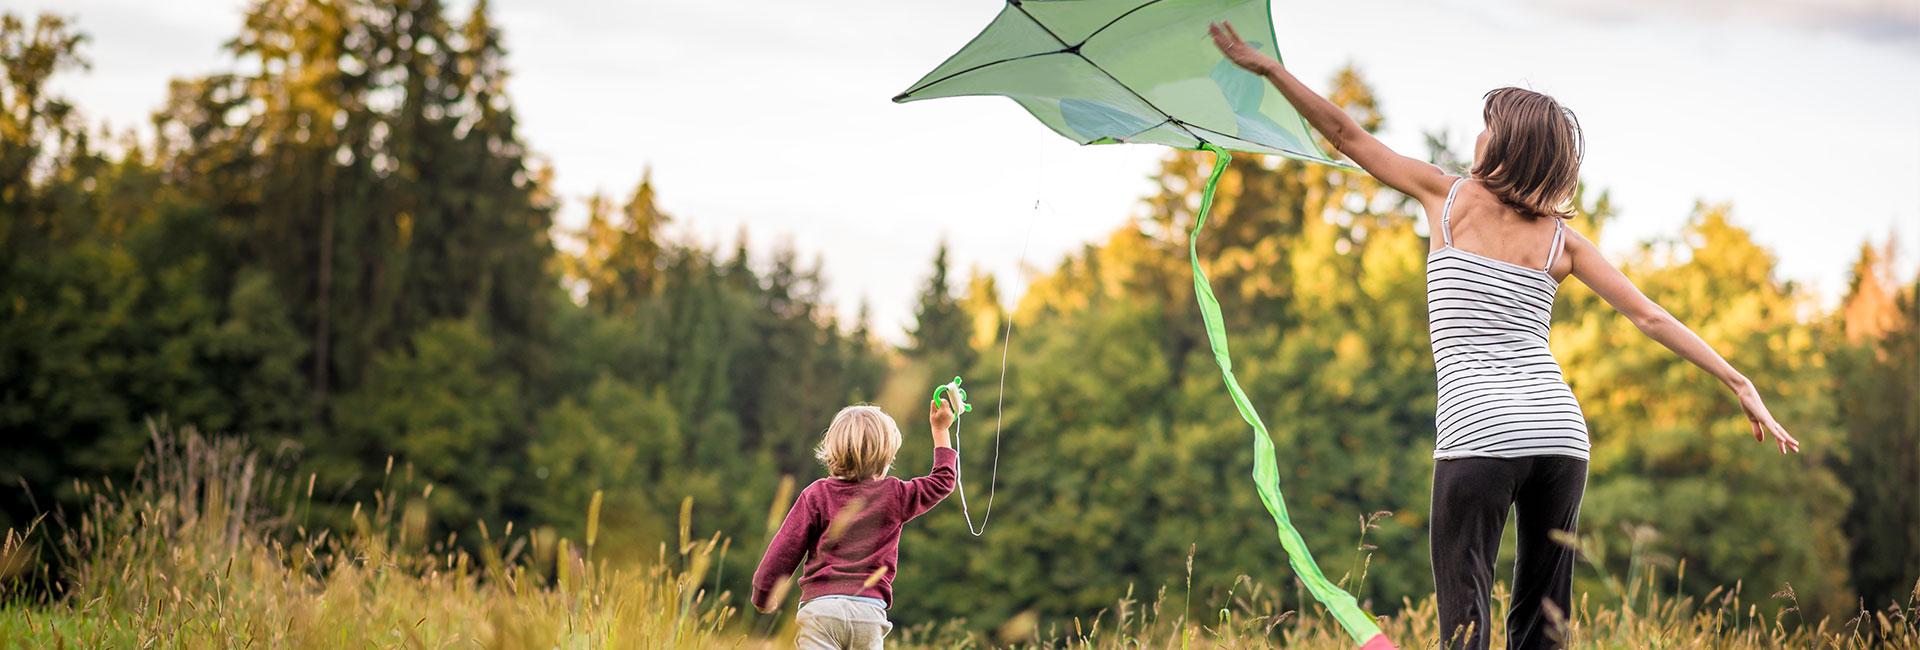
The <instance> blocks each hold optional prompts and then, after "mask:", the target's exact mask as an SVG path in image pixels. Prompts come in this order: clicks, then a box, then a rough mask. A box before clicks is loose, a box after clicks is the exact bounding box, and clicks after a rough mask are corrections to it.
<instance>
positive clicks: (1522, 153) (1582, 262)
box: [1209, 23, 1800, 648]
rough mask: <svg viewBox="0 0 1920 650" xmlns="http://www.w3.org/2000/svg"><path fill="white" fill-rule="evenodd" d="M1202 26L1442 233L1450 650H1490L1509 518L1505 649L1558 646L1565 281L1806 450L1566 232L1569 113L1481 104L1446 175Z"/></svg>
mask: <svg viewBox="0 0 1920 650" xmlns="http://www.w3.org/2000/svg"><path fill="white" fill-rule="evenodd" d="M1209 31H1210V32H1211V33H1212V36H1213V41H1214V44H1215V45H1217V46H1218V47H1219V48H1220V51H1221V52H1222V53H1224V54H1225V55H1226V56H1227V58H1228V59H1229V60H1231V61H1233V62H1234V63H1235V64H1236V65H1239V66H1240V67H1242V68H1245V69H1247V70H1250V71H1252V72H1254V73H1256V74H1259V75H1262V76H1265V77H1266V78H1267V80H1268V81H1270V82H1272V83H1273V85H1274V87H1276V88H1278V89H1279V90H1280V93H1281V94H1282V95H1284V96H1286V98H1287V101H1289V102H1291V103H1292V104H1293V106H1294V108H1296V109H1298V110H1299V111H1300V113H1301V114H1303V115H1305V116H1306V118H1307V121H1308V122H1309V123H1312V124H1313V127H1314V128H1315V129H1318V130H1319V131H1320V133H1322V134H1324V135H1325V136H1326V137H1327V138H1328V139H1329V140H1331V141H1332V143H1333V146H1334V148H1336V149H1339V150H1340V152H1341V153H1343V154H1346V156H1347V157H1348V158H1351V159H1352V160H1353V161H1354V162H1355V163H1358V164H1359V165H1360V167H1361V168H1363V169H1365V170H1366V171H1367V173H1369V174H1372V175H1373V177H1374V178H1377V179H1379V180H1380V182H1382V183H1385V184H1387V185H1388V186H1389V187H1392V188H1393V189H1395V190H1399V191H1400V192H1401V193H1402V194H1406V195H1407V196H1410V197H1413V198H1415V199H1418V200H1419V201H1420V204H1421V205H1422V206H1424V207H1425V208H1426V213H1427V221H1428V226H1429V227H1430V229H1431V232H1433V233H1434V235H1435V236H1434V237H1433V246H1432V250H1431V252H1430V253H1429V254H1428V256H1427V314H1428V322H1429V325H1428V327H1429V329H1430V332H1431V336H1432V339H1433V355H1434V366H1435V370H1436V372H1437V373H1438V375H1439V401H1438V409H1437V412H1436V413H1435V424H1436V426H1437V428H1438V432H1437V438H1436V440H1435V448H1434V453H1433V458H1434V467H1433V517H1432V521H1433V523H1432V527H1431V529H1430V531H1429V535H1430V537H1429V546H1430V547H1431V549H1432V554H1433V579H1434V591H1435V595H1436V598H1438V600H1439V605H1440V626H1441V631H1442V634H1443V637H1444V639H1445V641H1446V643H1445V644H1444V645H1445V647H1468V648H1485V647H1486V646H1487V636H1488V635H1487V628H1488V624H1489V622H1490V621H1489V615H1488V600H1489V597H1490V596H1491V594H1492V591H1493V564H1494V560H1495V556H1496V555H1497V554H1498V552H1499V550H1500V534H1501V531H1502V530H1503V529H1504V528H1505V527H1506V519H1507V512H1508V509H1509V508H1513V509H1514V511H1515V513H1516V518H1517V520H1518V521H1517V524H1516V525H1517V526H1518V527H1519V540H1520V544H1519V557H1518V558H1517V559H1516V561H1515V566H1514V579H1513V590H1512V593H1513V599H1512V605H1511V611H1510V612H1509V613H1508V615H1507V644H1508V647H1511V648H1536V647H1551V646H1555V645H1558V641H1559V639H1558V638H1557V637H1559V636H1560V634H1559V632H1558V631H1557V630H1555V629H1553V625H1552V623H1551V621H1550V618H1549V617H1550V616H1555V615H1557V614H1559V613H1565V612H1567V611H1569V606H1570V604H1571V598H1570V596H1571V594H1570V592H1571V591H1572V576H1573V560H1574V552H1573V550H1572V549H1571V548H1568V547H1566V546H1565V545H1562V544H1560V543H1558V542H1556V541H1555V540H1554V539H1553V537H1554V534H1555V532H1556V531H1564V532H1565V533H1566V534H1571V533H1573V531H1574V524H1575V522H1576V521H1577V520H1578V518H1579V515H1580V497H1581V494H1582V493H1583V492H1584V491H1585V489H1586V480H1587V449H1588V440H1587V429H1586V417H1585V416H1584V415H1583V414H1582V413H1581V411H1580V404H1579V402H1578V401H1576V400H1575V399H1574V396H1573V392H1572V391H1571V390H1569V389H1568V388H1567V383H1566V380H1565V379H1563V378H1562V377H1561V375H1560V366H1559V364H1558V363H1557V362H1556V361H1555V360H1554V358H1553V356H1552V354H1550V353H1549V352H1548V350H1547V333H1548V321H1549V319H1550V316H1551V314H1552V310H1553V298H1554V294H1555V291H1556V289H1558V287H1559V285H1560V282H1561V281H1562V280H1564V279H1566V277H1567V276H1569V275H1571V276H1573V277H1576V278H1579V279H1580V281H1581V282H1582V283H1585V284H1586V285H1587V286H1588V287H1589V288H1591V289H1593V291H1594V293H1597V294H1599V295H1600V297H1601V298H1604V299H1606V301H1607V304H1610V305H1612V306H1613V308H1614V309H1616V310H1619V311H1620V313H1622V314H1626V316H1627V317H1628V318H1630V319H1632V320H1633V324H1634V325H1635V326H1636V327H1639V328H1640V331H1641V332H1642V333H1644V334H1646V335H1647V336H1648V337H1649V338H1652V339H1653V340H1655V341H1658V342H1660V344H1661V345H1664V346H1666V347H1667V348H1668V349H1670V350H1673V351H1674V353H1676V354H1678V355H1680V357H1681V358H1684V359H1686V360H1687V361H1690V362H1692V363H1693V364H1694V365H1697V366H1699V367H1701V368H1702V369H1705V370H1706V371H1707V372H1708V373H1711V374H1712V375H1713V376H1714V377H1716V378H1718V379H1720V381H1721V382H1722V383H1724V384H1726V386H1727V388H1728V389H1730V390H1732V391H1733V394H1734V396H1735V397H1736V398H1738V399H1739V401H1740V408H1742V409H1743V410H1745V411H1746V415H1747V420H1748V421H1749V423H1750V424H1751V425H1752V428H1753V437H1754V440H1765V439H1766V437H1767V436H1772V438H1773V442H1774V443H1775V444H1776V445H1777V446H1778V447H1779V449H1780V453H1782V454H1785V453H1787V452H1788V451H1794V452H1798V451H1799V450H1800V443H1799V442H1798V441H1796V440H1794V439H1793V436H1791V435H1788V434H1787V431H1786V429H1784V428H1782V427H1781V426H1780V423H1779V422H1776V421H1774V419H1773V416H1772V415H1771V414H1769V413H1768V412H1767V407H1766V404H1765V403H1763V402H1762V401H1761V399H1760V393H1759V392H1758V391H1756V390H1754V387H1753V382H1751V381H1748V380H1747V378H1746V377H1745V376H1742V375H1741V374H1740V372H1739V371H1736V370H1734V369H1733V366H1730V365H1728V364H1727V362H1726V360H1725V359H1722V358H1720V355H1719V354H1716V353H1715V352H1714V351H1713V349H1712V348H1710V347H1708V346H1707V344H1706V342H1704V341H1701V340H1700V337H1699V336H1697V335H1695V334H1694V333H1693V331H1692V330H1689V329H1687V327H1686V326H1685V325H1683V324H1681V323H1680V322H1679V321H1676V320H1674V318H1673V316H1672V315H1670V314H1668V313H1667V312H1666V310H1664V309H1661V308H1660V306H1659V305H1656V304H1654V303H1653V301H1651V300H1648V299H1647V297H1646V295H1644V294H1642V293H1640V290H1639V289H1638V288H1636V287H1634V286H1633V283H1632V282H1631V281H1629V280H1627V277H1626V276H1625V275H1622V274H1621V273H1620V271H1619V269H1616V268H1614V266H1613V265H1612V264H1610V263H1608V262H1607V260H1606V259H1605V258H1603V257H1601V255H1600V251H1599V249H1597V248H1595V247H1594V245H1593V243H1592V242H1590V241H1587V238H1586V237H1583V236H1581V235H1580V233H1578V232H1575V231H1573V230H1572V229H1570V228H1567V227H1566V219H1567V217H1569V216H1570V212H1569V208H1568V206H1567V203H1568V201H1569V200H1570V199H1571V197H1572V195H1573V190H1574V184H1575V183H1576V182H1577V181H1578V180H1579V173H1580V157H1581V153H1582V152H1581V149H1582V141H1581V135H1580V125H1579V123H1578V122H1576V121H1575V119H1574V117H1573V113H1572V112H1571V111H1568V110H1566V109H1564V108H1561V107H1560V105H1559V104H1558V103H1557V102H1555V101H1554V100H1553V98H1551V97H1548V96H1546V95H1542V94H1540V93H1536V92H1532V91H1528V90H1522V89H1519V88H1501V89H1498V90H1494V91H1493V92H1490V93H1487V95H1486V107H1485V109H1484V111H1483V113H1484V119H1485V121H1486V128H1485V130H1483V131H1481V132H1480V136H1479V138H1478V139H1477V140H1476V141H1475V142H1474V151H1473V153H1474V161H1475V162H1474V166H1473V169H1472V170H1471V172H1470V173H1469V175H1467V176H1466V177H1459V178H1456V177H1453V176H1449V175H1448V174H1447V173H1446V172H1444V171H1441V170H1440V169H1439V168H1438V167H1435V166H1433V165H1431V164H1428V163H1425V162H1422V161H1419V160H1414V159H1412V158H1408V157H1405V156H1402V155H1399V154H1397V153H1394V152H1393V150H1391V149H1388V148H1387V146H1386V145H1384V144H1382V143H1381V142H1380V141H1379V140H1376V139H1374V137H1373V135H1372V134H1369V133H1367V132H1366V131H1365V130H1364V129H1361V128H1360V125H1359V124H1358V123H1356V122H1354V120H1353V118H1352V117H1350V116H1348V115H1347V113H1346V112H1345V111H1343V110H1341V109H1340V108H1339V107H1337V106H1335V105H1334V104H1333V102H1330V101H1327V100H1326V99H1325V98H1323V97H1321V96H1319V95H1317V94H1315V93H1314V92H1313V91H1312V90H1310V89H1308V88H1307V87H1306V86H1305V85H1304V84H1301V83H1300V80H1298V79H1295V78H1294V77H1293V75H1292V74H1289V73H1288V72H1287V69H1286V68H1285V67H1282V66H1281V64H1280V62H1279V61H1275V60H1274V59H1272V58H1271V57H1268V56H1266V55H1263V54H1261V53H1259V52H1258V51H1256V50H1255V49H1254V48H1252V47H1250V46H1248V45H1247V44H1246V42H1244V41H1242V40H1241V39H1240V36H1239V34H1237V33H1235V32H1234V31H1233V26H1232V25H1228V24H1226V23H1220V24H1216V25H1213V26H1212V27H1211V28H1210V30H1209ZM1549 612H1554V613H1553V614H1550V613H1549Z"/></svg>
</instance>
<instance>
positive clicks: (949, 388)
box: [933, 375, 973, 415]
mask: <svg viewBox="0 0 1920 650" xmlns="http://www.w3.org/2000/svg"><path fill="white" fill-rule="evenodd" d="M941 393H946V394H947V395H948V396H951V397H952V398H953V401H954V403H955V404H957V405H958V410H957V411H955V413H954V414H955V415H959V414H961V413H972V412H973V404H972V403H969V402H968V401H967V389H965V388H961V387H960V376H959V375H954V376H953V381H950V382H947V383H944V384H941V385H939V386H935V387H934V388H933V403H934V404H935V405H938V406H940V407H942V408H945V407H946V405H947V400H946V398H943V397H941V396H940V394H941Z"/></svg>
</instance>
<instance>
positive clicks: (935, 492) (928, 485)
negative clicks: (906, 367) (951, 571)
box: [901, 401, 960, 519]
mask: <svg viewBox="0 0 1920 650" xmlns="http://www.w3.org/2000/svg"><path fill="white" fill-rule="evenodd" d="M953 419H954V416H953V411H951V410H948V409H947V407H945V406H941V405H940V403H939V402H937V401H936V402H928V403H927V424H930V425H932V426H933V470H932V471H929V472H927V475H926V476H922V477H919V478H916V479H913V480H911V481H907V482H906V489H905V490H903V491H902V492H901V495H902V501H903V503H902V507H904V508H905V509H906V511H907V518H908V519H912V518H914V517H918V516H920V515H922V514H926V512H927V511H928V510H932V509H933V507H934V506H936V505H939V504H940V501H941V500H942V499H945V498H947V495H949V494H952V493H953V486H954V485H955V484H956V483H958V482H959V476H960V475H959V469H958V466H959V464H960V455H959V454H958V453H955V452H954V450H953V443H952V442H951V438H950V435H949V433H948V429H950V428H952V427H953Z"/></svg>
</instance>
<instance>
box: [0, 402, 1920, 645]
mask: <svg viewBox="0 0 1920 650" xmlns="http://www.w3.org/2000/svg"><path fill="white" fill-rule="evenodd" d="M137 476H138V477H137V478H136V479H135V481H134V482H133V483H132V484H131V485H127V486H115V485H113V484H112V483H105V482H103V483H101V484H99V485H94V486H80V487H79V488H78V489H79V490H81V493H82V494H83V495H85V498H86V503H87V506H86V507H85V508H84V510H83V511H82V512H80V513H78V515H77V518H76V519H75V520H74V521H68V520H66V519H65V518H64V517H52V518H47V519H43V520H41V521H38V522H36V523H35V524H33V525H32V526H30V527H29V528H28V529H27V530H20V531H13V530H10V531H7V533H6V536H5V537H4V538H3V539H0V584H4V585H5V586H6V589H7V591H6V597H7V600H6V602H5V605H4V607H0V647H22V648H25V647H33V648H41V647H129V648H131V647H167V648H200V647H223V648H225V647H247V648H325V649H328V650H333V649H336V648H364V647H382V648H401V647H403V648H449V647H461V648H466V647H486V648H603V647H605V648H707V647H748V648H757V647H791V644H792V636H793V627H792V622H791V621H792V619H791V614H790V610H791V605H790V604H789V607H788V610H789V612H788V613H787V614H784V615H781V616H777V617H773V616H770V617H761V618H759V619H756V620H748V619H747V618H745V617H742V616H741V615H740V613H739V612H738V611H737V610H735V609H734V608H733V607H732V605H731V603H732V602H733V601H734V600H735V598H734V597H733V596H732V595H731V594H729V593H726V592H725V591H719V587H718V585H719V584H720V578H721V576H720V575H718V572H719V571H720V563H719V562H718V559H720V558H722V557H724V556H725V554H726V553H727V551H728V543H727V542H726V541H725V540H723V539H721V538H720V537H719V536H717V535H715V536H710V537H704V538H702V537H696V536H695V535H694V534H693V531H692V530H691V529H690V527H689V523H688V522H689V521H690V520H691V508H692V504H691V503H688V502H683V503H682V508H681V524H680V529H679V535H678V539H677V540H670V541H669V542H668V543H665V544H661V545H660V547H659V551H658V553H657V554H655V556H654V557H653V558H652V559H651V560H649V561H647V562H644V563H641V564H640V565H639V566H626V567H616V566H609V564H608V563H607V562H606V561H605V560H601V559H596V557H595V549H596V547H599V546H601V545H603V544H606V543H609V542H613V543H618V542H619V541H620V540H602V539H600V535H599V533H600V526H599V517H598V514H599V505H600V502H601V499H600V498H599V495H597V494H596V495H595V497H594V499H593V501H592V502H591V503H590V504H586V508H587V509H588V513H589V515H588V522H587V527H586V531H585V533H586V534H585V535H584V537H583V538H582V539H580V540H577V541H576V540H572V539H567V538H563V537H561V536H559V535H557V534H555V533H554V532H553V531H552V530H551V529H544V528H543V529H535V530H515V527H514V526H513V525H511V524H508V525H506V526H501V527H497V528H495V527H491V526H489V525H488V524H487V523H485V522H476V523H475V524H474V525H473V526H472V527H471V528H469V529H468V531H469V532H468V533H467V535H468V536H469V538H470V539H468V540H466V541H465V542H462V541H461V540H460V536H459V534H449V535H446V536H444V537H440V538H437V539H427V534H428V532H427V531H428V530H429V529H430V526H429V525H428V520H427V514H426V513H427V508H426V505H425V504H426V501H427V499H430V498H431V496H432V486H430V485H424V486H415V485H413V484H412V483H411V481H410V480H408V479H407V477H406V472H405V471H404V469H403V470H402V471H401V472H399V473H398V474H396V473H395V472H394V471H393V466H392V463H391V462H389V463H388V467H387V472H386V479H385V480H384V481H383V484H382V487H381V489H380V490H379V491H377V492H376V493H375V496H374V499H373V501H372V503H370V504H367V505H365V507H359V506H355V507H353V508H352V510H351V512H350V514H349V515H348V517H347V518H346V520H347V522H348V523H347V525H345V526H340V527H335V528H331V529H329V530H339V531H341V532H338V533H335V532H329V531H318V532H316V531H312V530H309V529H308V527H307V526H308V525H309V523H310V521H309V520H310V519H311V518H312V517H313V516H314V514H313V494H312V490H313V488H312V486H313V484H314V481H313V477H312V476H304V477H303V476H288V475H283V474H280V473H277V472H275V471H273V470H270V469H268V468H267V464H266V463H263V462H261V460H260V458H259V456H258V455H257V453H255V452H253V451H252V450H249V449H248V448H246V447H245V446H244V445H243V444H241V443H239V442H236V441H233V440H208V439H206V438H202V437H200V436H197V435H194V434H193V433H192V432H190V431H189V432H185V433H182V434H180V435H177V436H175V435H168V436H163V435H160V434H159V433H157V432H156V434H155V436H154V444H153V450H152V451H151V453H150V454H149V456H148V459H147V461H146V462H145V463H144V464H143V465H142V467H141V468H140V470H139V472H138V474H137ZM791 490H792V486H791V482H788V483H786V484H784V485H783V490H782V493H783V495H785V496H782V497H780V498H776V500H775V501H776V503H775V504H774V507H773V509H772V510H771V511H770V512H769V521H770V522H771V523H775V524H777V522H778V520H779V517H780V515H781V512H782V509H783V506H784V505H785V503H786V501H787V500H788V499H789V498H790V494H791ZM1369 523H1370V522H1368V521H1367V520H1364V519H1363V520H1362V524H1361V533H1362V539H1361V543H1360V545H1359V547H1358V548H1359V550H1360V552H1359V554H1358V555H1357V557H1356V559H1355V561H1354V563H1353V564H1354V571H1353V572H1350V574H1349V576H1348V577H1349V578H1350V579H1353V580H1355V581H1364V579H1365V568H1366V566H1367V563H1368V562H1369V561H1370V558H1368V557H1366V553H1367V550H1368V548H1369V547H1368V546H1366V544H1365V534H1366V531H1367V530H1369ZM55 567H59V568H58V569H57V570H56V569H55ZM1679 570H1680V571H1684V564H1682V565H1680V568H1679ZM1187 573H1188V575H1187V576H1186V578H1185V580H1184V581H1181V582H1180V583H1179V585H1178V587H1177V589H1176V591H1175V592H1173V593H1171V594H1170V593H1169V592H1168V589H1166V588H1161V589H1159V590H1157V591H1156V592H1155V593H1154V594H1152V596H1151V597H1136V596H1135V595H1134V594H1132V593H1131V592H1129V594H1128V595H1127V597H1125V598H1122V599H1120V600H1119V601H1117V602H1115V603H1114V604H1113V605H1112V606H1110V607H1108V608H1106V609H1105V610H1103V611H1101V612H1099V613H1097V614H1095V615H1092V616H1089V617H1084V618H1066V619H1059V620H1050V619H1046V618H1043V617H1042V616H1040V615H1039V614H1037V613H1035V612H1032V611H1029V612H1026V613H1022V614H1019V615H1016V616H1014V617H1012V618H1011V619H1010V620H1007V621H998V622H992V623H994V626H993V628H994V629H992V630H989V631H985V632H982V631H978V630H976V629H974V628H973V627H971V626H970V625H968V624H967V622H964V621H943V622H937V623H927V624H921V625H917V626H913V627H910V628H907V629H902V630H900V631H899V632H898V633H897V634H896V635H895V636H894V638H893V641H894V642H895V643H894V644H895V645H896V646H897V647H906V648H955V647H975V648H979V647H997V646H1022V647H1054V648H1136V647H1148V648H1193V647H1204V648H1265V647H1276V646H1281V647H1301V648H1351V647H1352V643H1351V642H1350V641H1348V640H1347V639H1346V638H1345V636H1344V635H1343V634H1342V633H1341V631H1340V630H1339V628H1338V626H1337V625H1335V624H1334V623H1333V621H1332V619H1331V618H1329V617H1328V616H1325V615H1324V612H1322V611H1318V610H1315V609H1312V608H1309V609H1307V610H1304V611H1302V610H1297V609H1293V608H1290V607H1289V606H1288V605H1287V603H1298V602H1304V601H1303V600H1302V598H1301V594H1299V593H1297V590H1295V591H1294V592H1286V593H1283V592H1282V590H1280V589H1276V588H1273V587H1271V586H1266V585H1262V584H1260V583H1259V582H1257V581H1255V580H1253V579H1251V578H1248V577H1246V576H1241V577H1240V578H1239V579H1238V580H1237V581H1235V582H1234V584H1232V585H1231V589H1229V590H1228V592H1227V595H1226V596H1225V597H1224V599H1223V600H1222V601H1221V602H1215V603H1195V602H1193V599H1192V596H1191V594H1192V592H1193V589H1194V585H1193V584H1192V564H1191V556H1189V560H1188V566H1187ZM1674 582H1677V580H1676V581H1674ZM1659 584H1660V580H1659V577H1658V576H1657V575H1656V574H1655V573H1654V572H1653V571H1636V572H1634V573H1631V574H1630V575H1629V576H1628V577H1627V578H1625V579H1622V580H1617V581H1616V580H1608V581H1607V582H1606V585H1607V589H1608V590H1610V591H1611V592H1612V593H1608V594H1602V595H1601V596H1602V597H1597V598H1596V599H1591V600H1590V599H1588V598H1587V597H1585V596H1581V597H1578V598H1577V601H1576V603H1575V604H1574V606H1573V607H1572V611H1569V612H1563V613H1561V614H1560V616H1561V618H1562V620H1563V621H1564V630H1565V634H1566V635H1567V640H1568V642H1569V643H1570V644H1571V645H1572V646H1574V647H1582V648H1588V647H1592V648H1628V647H1631V648H1640V647H1655V648H1802V647H1837V648H1864V647H1894V648H1920V627H1917V622H1916V616H1915V612H1914V607H1915V606H1916V604H1920V583H1917V584H1916V585H1915V589H1916V593H1915V595H1914V596H1913V597H1912V598H1911V599H1909V601H1908V602H1907V603H1905V604H1904V605H1894V606H1892V607H1890V608H1888V609H1884V610H1879V611H1862V612H1860V613H1858V615H1856V616H1854V617H1853V618H1851V619H1850V620H1848V621H1844V622H1835V621H1824V620H1823V621H1802V620H1799V618H1798V610H1797V605H1796V604H1795V602H1796V598H1797V597H1796V595H1795V594H1794V593H1793V591H1792V589H1791V588H1790V587H1789V588H1786V589H1783V590H1781V591H1779V592H1777V593H1774V594H1772V595H1771V596H1770V597H1768V598H1766V599H1764V600H1765V603H1764V604H1762V603H1758V602H1750V601H1748V600H1746V597H1745V596H1744V595H1743V592H1742V588H1741V586H1739V585H1735V586H1733V587H1732V588H1729V589H1723V590H1716V591H1715V592H1714V593H1711V594H1709V595H1707V596H1706V597H1704V598H1692V597H1686V596H1681V595H1678V594H1670V593H1662V592H1661V591H1660V589H1659V588H1658V585H1659ZM1601 602H1605V603H1608V604H1606V605H1601V604H1599V603H1601ZM1400 606H1401V607H1400V612H1399V613H1398V614H1396V615H1394V616H1390V617H1383V618H1382V619H1381V627H1382V628H1383V629H1384V630H1385V631H1386V632H1387V634H1388V636H1389V637H1391V638H1393V639H1394V640H1395V641H1396V642H1398V643H1399V644H1400V646H1401V647H1403V648H1422V647H1432V646H1434V645H1435V643H1436V640H1437V631H1438V625H1437V623H1436V616H1435V614H1436V611H1435V607H1434V603H1433V600H1432V599H1431V598H1427V599H1421V600H1418V601H1413V600H1408V601H1403V602H1402V603H1400ZM1505 606H1506V595H1505V594H1504V593H1499V594H1496V611H1495V612H1494V619H1495V621H1496V623H1495V629H1494V630H1492V632H1493V635H1494V641H1495V645H1496V646H1498V645H1501V644H1502V643H1504V641H1503V639H1502V635H1503V634H1504V630H1502V629H1501V627H1500V625H1499V623H1498V621H1499V619H1500V618H1501V617H1502V616H1503V615H1504V613H1505V612H1504V608H1505Z"/></svg>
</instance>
